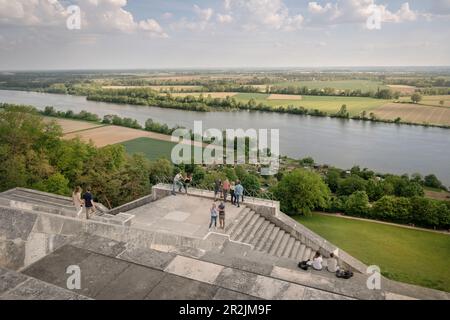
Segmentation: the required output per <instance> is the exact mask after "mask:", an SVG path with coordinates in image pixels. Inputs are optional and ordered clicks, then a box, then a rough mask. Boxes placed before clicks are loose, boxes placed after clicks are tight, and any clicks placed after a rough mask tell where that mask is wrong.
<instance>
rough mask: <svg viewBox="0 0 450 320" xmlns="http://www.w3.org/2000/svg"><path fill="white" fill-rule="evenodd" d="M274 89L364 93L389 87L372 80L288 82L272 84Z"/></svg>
mask: <svg viewBox="0 0 450 320" xmlns="http://www.w3.org/2000/svg"><path fill="white" fill-rule="evenodd" d="M271 86H274V87H289V86H291V87H292V86H295V87H308V89H318V90H321V89H325V88H334V89H337V90H361V91H362V92H367V91H377V90H378V88H380V89H387V86H386V85H384V84H383V83H381V82H378V81H371V80H330V81H286V82H277V83H274V84H272V85H271Z"/></svg>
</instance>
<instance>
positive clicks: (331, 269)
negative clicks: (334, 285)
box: [327, 253, 339, 273]
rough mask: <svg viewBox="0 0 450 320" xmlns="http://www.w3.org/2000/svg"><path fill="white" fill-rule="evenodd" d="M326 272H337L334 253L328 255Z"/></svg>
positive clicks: (337, 267)
mask: <svg viewBox="0 0 450 320" xmlns="http://www.w3.org/2000/svg"><path fill="white" fill-rule="evenodd" d="M327 270H328V271H329V272H332V273H336V271H338V270H339V266H338V261H337V259H336V257H335V256H334V253H330V257H329V258H328V260H327Z"/></svg>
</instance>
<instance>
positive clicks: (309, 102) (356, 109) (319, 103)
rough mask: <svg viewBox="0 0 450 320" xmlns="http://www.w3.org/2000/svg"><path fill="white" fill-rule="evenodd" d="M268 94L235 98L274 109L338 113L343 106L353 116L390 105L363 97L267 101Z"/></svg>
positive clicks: (324, 97)
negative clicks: (303, 109) (301, 109)
mask: <svg viewBox="0 0 450 320" xmlns="http://www.w3.org/2000/svg"><path fill="white" fill-rule="evenodd" d="M268 97H269V95H268V94H263V93H240V94H238V95H236V96H234V97H233V98H235V99H236V100H237V101H242V102H247V101H249V100H250V99H255V101H256V103H257V104H258V103H263V104H266V105H270V106H273V107H276V106H289V105H293V106H301V107H304V108H307V109H319V110H321V111H325V112H327V113H336V112H338V111H339V109H340V108H341V106H342V105H343V104H345V105H347V110H348V111H349V112H350V114H351V115H358V114H360V113H361V112H362V111H363V110H365V111H367V112H368V113H370V112H371V111H372V110H375V109H376V108H378V107H381V106H382V105H384V104H386V103H388V102H389V101H388V100H380V99H373V98H364V97H363V98H361V97H328V96H303V97H302V100H267V98H268Z"/></svg>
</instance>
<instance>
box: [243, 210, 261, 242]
mask: <svg viewBox="0 0 450 320" xmlns="http://www.w3.org/2000/svg"><path fill="white" fill-rule="evenodd" d="M264 221H266V219H264V217H261V216H259V218H258V220H256V222H255V224H254V225H253V228H252V229H251V230H250V232H249V233H247V235H246V236H245V238H244V239H243V240H242V242H244V243H251V242H252V240H253V238H254V237H255V235H256V232H257V231H258V230H259V229H260V228H261V226H262V225H263V223H264Z"/></svg>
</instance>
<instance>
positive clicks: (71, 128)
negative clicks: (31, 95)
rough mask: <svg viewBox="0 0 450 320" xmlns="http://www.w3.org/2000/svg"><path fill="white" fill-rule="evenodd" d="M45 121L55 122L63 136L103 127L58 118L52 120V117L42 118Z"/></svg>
mask: <svg viewBox="0 0 450 320" xmlns="http://www.w3.org/2000/svg"><path fill="white" fill-rule="evenodd" d="M44 120H45V121H48V122H50V121H56V123H57V124H59V125H60V126H61V128H62V131H63V134H69V133H74V132H80V131H84V130H90V129H93V128H99V127H102V126H104V125H102V124H98V123H92V122H86V121H78V120H69V119H60V118H52V117H44Z"/></svg>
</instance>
